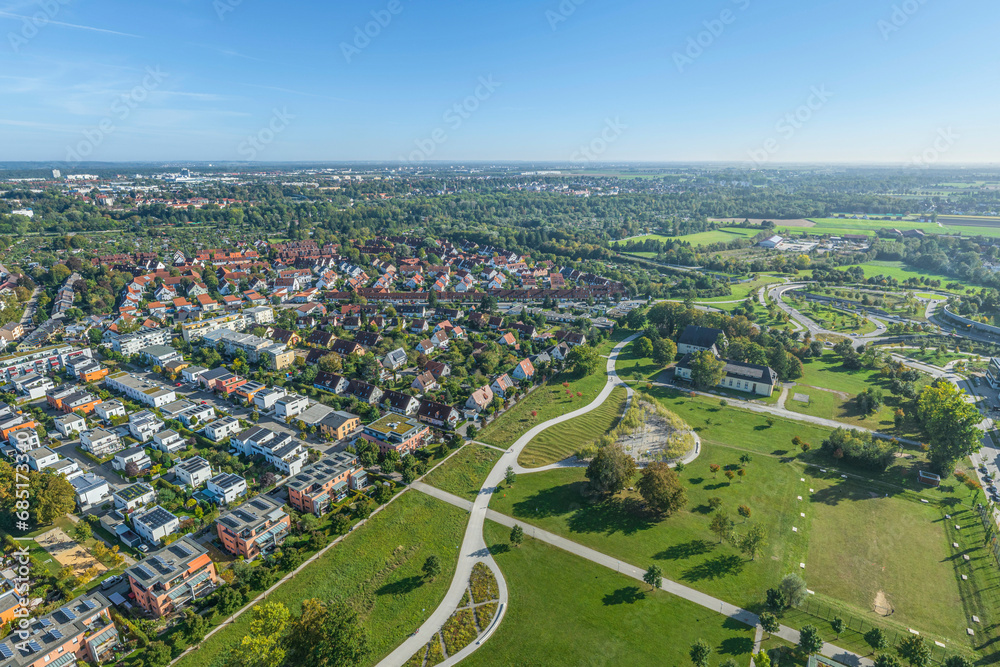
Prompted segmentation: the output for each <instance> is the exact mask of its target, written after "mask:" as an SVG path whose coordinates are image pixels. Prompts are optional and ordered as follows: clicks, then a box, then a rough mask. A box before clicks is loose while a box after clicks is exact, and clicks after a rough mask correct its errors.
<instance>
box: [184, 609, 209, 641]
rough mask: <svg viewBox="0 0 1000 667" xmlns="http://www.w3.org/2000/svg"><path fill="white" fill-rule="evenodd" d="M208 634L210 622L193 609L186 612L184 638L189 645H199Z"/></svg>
mask: <svg viewBox="0 0 1000 667" xmlns="http://www.w3.org/2000/svg"><path fill="white" fill-rule="evenodd" d="M207 632H208V621H206V620H205V617H204V616H202V615H201V614H199V613H197V612H196V611H195V610H193V609H185V610H184V637H185V639H187V641H188V643H189V644H197V643H198V642H200V641H201V640H202V639H204V638H205V634H206V633H207Z"/></svg>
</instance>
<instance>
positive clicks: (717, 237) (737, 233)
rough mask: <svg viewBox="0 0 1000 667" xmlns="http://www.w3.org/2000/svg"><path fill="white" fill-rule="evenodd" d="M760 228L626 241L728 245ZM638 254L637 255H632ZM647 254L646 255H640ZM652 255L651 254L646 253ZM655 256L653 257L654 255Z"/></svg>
mask: <svg viewBox="0 0 1000 667" xmlns="http://www.w3.org/2000/svg"><path fill="white" fill-rule="evenodd" d="M761 231H762V230H761V228H759V227H757V228H754V229H747V228H745V227H723V228H721V229H715V230H712V231H708V232H699V233H697V234H686V235H684V236H663V235H662V234H647V235H645V236H637V237H635V238H632V239H628V241H635V242H642V241H647V240H654V241H663V242H665V243H666V242H670V241H686V242H688V243H690V244H691V245H692V246H694V247H696V248H697V247H701V246H706V245H712V244H713V243H728V242H729V241H735V240H736V239H740V238H746V239H750V238H753V237H754V236H757V234H760V233H761ZM628 241H616V242H615V243H614V245H615V246H618V245H622V246H624V245H625V244H626V243H627V242H628ZM634 254H639V253H634ZM642 254H647V253H642ZM648 254H653V253H648ZM654 256H655V255H654Z"/></svg>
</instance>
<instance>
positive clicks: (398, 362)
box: [382, 347, 406, 371]
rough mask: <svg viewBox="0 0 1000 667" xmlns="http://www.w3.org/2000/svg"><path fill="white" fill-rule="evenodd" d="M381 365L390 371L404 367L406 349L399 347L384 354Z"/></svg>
mask: <svg viewBox="0 0 1000 667" xmlns="http://www.w3.org/2000/svg"><path fill="white" fill-rule="evenodd" d="M382 366H383V367H384V368H386V369H388V370H390V371H394V370H397V369H400V368H403V367H405V366H406V350H404V349H403V348H401V347H400V348H397V349H395V350H393V351H392V352H390V353H389V354H387V355H385V357H384V358H383V359H382Z"/></svg>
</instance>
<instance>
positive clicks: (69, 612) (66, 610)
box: [59, 605, 76, 621]
mask: <svg viewBox="0 0 1000 667" xmlns="http://www.w3.org/2000/svg"><path fill="white" fill-rule="evenodd" d="M59 611H61V612H62V613H63V614H64V615H65V616H66V618H68V619H69V620H71V621H72V620H73V619H75V618H76V612H74V611H73V610H72V609H70V608H69V606H68V605H67V606H65V607H60V608H59Z"/></svg>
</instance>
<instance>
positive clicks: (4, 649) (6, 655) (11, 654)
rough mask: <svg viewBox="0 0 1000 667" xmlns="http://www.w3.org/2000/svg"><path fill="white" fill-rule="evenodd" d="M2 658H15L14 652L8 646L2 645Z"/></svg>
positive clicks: (0, 646) (0, 654)
mask: <svg viewBox="0 0 1000 667" xmlns="http://www.w3.org/2000/svg"><path fill="white" fill-rule="evenodd" d="M0 656H3V659H4V660H7V659H9V658H13V657H14V651H12V650H11V649H10V647H9V646H7V645H6V644H0Z"/></svg>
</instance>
